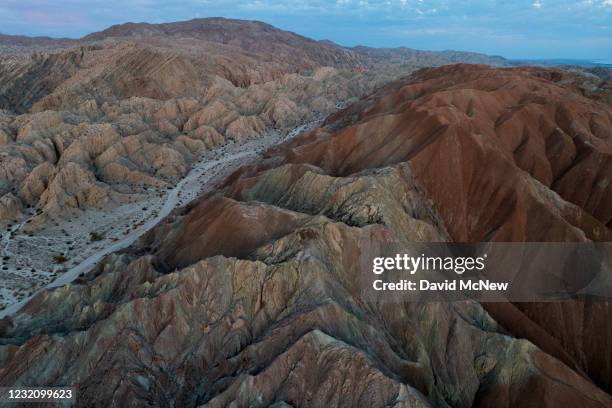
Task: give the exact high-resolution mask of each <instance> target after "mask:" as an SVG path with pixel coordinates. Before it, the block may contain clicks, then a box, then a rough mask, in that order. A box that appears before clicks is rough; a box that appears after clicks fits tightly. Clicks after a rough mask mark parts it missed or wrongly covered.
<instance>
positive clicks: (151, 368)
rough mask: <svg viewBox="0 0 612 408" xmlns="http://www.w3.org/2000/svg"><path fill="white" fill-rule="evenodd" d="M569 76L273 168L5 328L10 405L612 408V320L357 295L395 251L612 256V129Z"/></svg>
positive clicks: (531, 80) (408, 108)
mask: <svg viewBox="0 0 612 408" xmlns="http://www.w3.org/2000/svg"><path fill="white" fill-rule="evenodd" d="M557 75H561V78H563V75H565V74H564V73H560V72H558V71H554V70H552V71H551V70H540V69H537V70H536V69H513V70H493V69H490V68H487V67H483V66H461V65H459V66H453V67H447V68H441V69H435V70H425V71H420V72H418V73H417V74H415V75H413V76H412V77H409V78H406V79H403V80H401V81H398V82H395V83H393V84H391V85H389V86H387V87H385V88H383V89H381V90H379V91H377V92H375V93H374V94H372V95H371V96H369V97H368V98H365V99H363V100H361V101H359V102H357V103H356V104H353V105H352V106H349V107H348V108H347V109H345V110H343V111H341V112H339V113H338V114H336V115H333V116H331V117H330V118H328V120H327V122H326V124H325V126H324V127H323V128H320V129H315V130H312V131H310V132H307V133H304V134H302V135H300V136H298V137H297V138H295V139H294V140H292V141H291V142H288V143H286V144H284V145H281V146H278V147H275V148H272V149H270V150H269V151H268V152H267V153H266V154H265V156H264V158H263V159H262V160H261V161H259V162H257V163H255V164H253V165H250V166H245V167H243V168H242V169H240V170H239V171H237V172H236V173H234V174H233V175H232V176H231V177H229V178H228V179H227V180H225V181H224V183H222V184H221V185H219V186H218V188H216V189H214V190H211V191H208V192H207V193H206V194H205V195H204V196H202V197H200V198H199V199H198V200H197V201H195V202H192V203H191V204H190V205H189V206H187V207H183V208H181V209H179V210H176V211H174V212H173V213H172V214H171V215H170V216H169V217H167V218H166V219H165V220H164V221H163V222H162V223H161V224H160V225H158V226H157V227H156V228H155V229H153V230H152V231H151V232H150V233H149V234H147V235H146V236H145V237H144V238H143V239H142V240H141V241H140V242H139V243H138V244H137V245H135V246H134V247H132V248H131V249H130V250H128V251H125V252H124V253H121V254H113V255H111V256H109V257H107V258H106V259H105V260H104V261H103V262H102V263H100V264H99V265H98V266H97V267H96V268H95V270H93V271H92V272H90V273H88V274H86V275H85V276H82V277H80V278H79V279H77V280H76V281H75V282H74V283H72V284H69V285H66V286H63V287H61V288H57V289H53V290H48V291H44V292H42V293H40V294H38V295H37V296H35V297H34V298H33V299H32V300H31V301H30V302H29V303H28V304H27V305H26V306H25V307H24V308H23V309H22V310H21V311H20V312H19V313H17V314H16V315H14V316H12V317H10V318H7V319H5V320H3V321H2V324H1V326H0V339H1V340H0V341H1V342H2V344H3V345H2V346H0V367H1V368H0V384H2V385H10V384H22V383H27V384H31V385H38V384H40V385H43V384H44V385H47V386H48V385H49V384H54V385H75V386H78V388H79V403H80V404H82V405H94V404H96V403H97V402H99V401H104V402H105V404H107V405H110V406H119V405H121V404H122V403H124V402H125V401H130V404H131V405H132V406H146V405H149V404H151V403H157V404H161V405H170V404H174V405H177V406H179V405H180V406H201V405H210V406H228V405H235V406H280V407H282V406H368V407H370V406H441V407H448V406H453V407H455V406H456V407H468V406H501V407H511V406H521V405H537V406H550V407H556V406H568V405H569V406H588V407H607V406H610V405H611V404H612V398H611V397H610V395H609V394H608V393H607V391H609V379H610V378H611V376H612V373H611V372H610V370H609V367H610V360H609V357H610V354H609V350H610V338H611V337H610V336H609V335H608V333H607V332H606V331H605V330H601V328H602V327H603V328H605V327H607V322H608V321H609V318H610V316H609V314H608V308H607V306H605V304H602V303H597V304H592V303H584V302H582V303H580V302H574V303H565V304H558V303H549V304H546V305H540V304H535V303H534V304H519V305H513V304H510V303H499V304H492V305H491V304H485V305H482V304H479V303H477V302H474V301H463V302H455V303H444V302H430V303H416V302H401V301H399V302H389V300H388V299H387V296H388V294H386V293H384V292H377V293H376V294H374V295H367V294H366V293H365V292H364V290H363V287H362V286H361V283H360V279H359V271H360V270H361V268H362V267H363V265H362V264H361V262H362V256H363V254H368V253H375V252H376V251H377V250H380V248H382V247H384V246H388V245H391V244H392V243H398V242H400V243H401V242H414V241H427V242H431V241H450V240H454V241H477V240H482V241H485V240H516V241H520V240H525V241H537V240H544V239H547V240H586V239H595V240H598V239H599V240H606V239H608V238H609V237H610V234H611V232H610V229H609V228H608V226H606V224H607V223H609V220H608V219H607V215H606V214H607V211H608V208H607V206H606V200H604V199H602V198H600V197H607V196H606V195H605V194H606V191H607V190H605V188H604V189H601V186H602V185H604V184H605V183H604V180H605V177H604V176H603V175H604V174H606V171H607V170H606V169H607V166H608V161H609V160H608V159H609V150H608V149H609V146H610V140H609V137H608V136H606V134H603V133H601V131H600V130H598V129H602V128H604V129H610V118H611V111H610V107H609V106H607V105H605V104H603V103H601V102H598V101H596V100H594V99H590V98H588V97H585V96H584V95H583V94H582V93H580V91H579V90H578V89H576V88H574V87H573V86H572V85H571V81H556V80H555V78H558V76H557ZM544 96H545V97H546V98H544ZM595 123H599V125H594V124H595ZM517 128H518V129H519V132H518V133H517V132H516V129H517ZM196 129H198V128H196ZM512 129H514V130H512ZM566 136H567V137H566ZM583 161H586V162H587V163H589V166H583V165H581V163H583ZM559 169H562V170H559ZM570 175H571V177H570ZM579 179H582V180H584V179H588V180H590V181H591V182H589V183H585V184H588V185H587V186H583V185H580V184H578V183H577V181H576V180H579ZM578 192H581V193H582V194H584V195H581V194H578ZM598 197H599V198H598ZM607 201H609V200H607ZM597 328H599V329H597ZM34 357H36V358H34ZM23 361H28V362H29V363H28V364H23Z"/></svg>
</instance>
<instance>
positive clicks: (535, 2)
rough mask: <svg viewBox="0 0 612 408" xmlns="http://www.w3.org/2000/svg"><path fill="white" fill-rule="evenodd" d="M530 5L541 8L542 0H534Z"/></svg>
mask: <svg viewBox="0 0 612 408" xmlns="http://www.w3.org/2000/svg"><path fill="white" fill-rule="evenodd" d="M532 6H533V7H534V8H537V9H540V8H542V1H541V0H535V1H534V2H533V4H532Z"/></svg>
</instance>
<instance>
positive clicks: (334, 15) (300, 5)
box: [0, 0, 612, 63]
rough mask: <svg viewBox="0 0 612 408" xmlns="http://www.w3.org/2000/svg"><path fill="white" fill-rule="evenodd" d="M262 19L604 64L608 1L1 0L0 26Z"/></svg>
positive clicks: (57, 30)
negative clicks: (217, 18) (210, 18)
mask: <svg viewBox="0 0 612 408" xmlns="http://www.w3.org/2000/svg"><path fill="white" fill-rule="evenodd" d="M213 16H222V17H227V18H240V19H248V20H260V21H265V22H267V23H270V24H272V25H275V26H277V27H279V28H282V29H285V30H290V31H294V32H296V33H298V34H301V35H304V36H307V37H310V38H314V39H317V40H320V39H329V40H332V41H334V42H336V43H339V44H341V45H345V46H354V45H359V44H361V45H368V46H373V47H397V46H406V47H410V48H417V49H424V50H446V49H453V50H460V51H475V52H482V53H486V54H493V55H502V56H504V57H506V58H514V59H517V58H519V59H545V58H548V59H550V58H576V59H589V60H597V61H602V62H608V63H612V0H574V1H569V0H557V1H553V0H516V1H512V0H509V1H498V0H284V1H273V0H0V32H1V33H3V34H19V35H47V36H51V37H71V38H77V37H81V36H83V35H85V34H88V33H90V32H93V31H99V30H102V29H104V28H106V27H108V26H110V25H113V24H120V23H124V22H128V21H133V22H149V23H161V22H172V21H179V20H189V19H192V18H198V17H213Z"/></svg>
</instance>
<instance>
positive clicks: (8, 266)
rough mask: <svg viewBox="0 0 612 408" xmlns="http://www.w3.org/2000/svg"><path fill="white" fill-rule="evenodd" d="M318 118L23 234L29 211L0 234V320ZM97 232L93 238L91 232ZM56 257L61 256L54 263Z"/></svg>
mask: <svg viewBox="0 0 612 408" xmlns="http://www.w3.org/2000/svg"><path fill="white" fill-rule="evenodd" d="M319 122H320V119H316V120H313V121H311V122H309V123H306V124H303V125H300V126H298V127H296V128H295V129H293V130H291V131H289V132H284V133H281V132H277V131H270V132H269V133H268V134H266V136H264V137H263V138H260V139H256V140H250V141H248V142H246V143H243V144H240V145H237V144H228V145H225V146H223V147H220V148H219V149H216V150H215V151H212V152H208V153H207V154H205V155H204V156H203V157H202V159H201V160H200V161H199V162H197V163H196V164H194V166H193V167H192V169H191V170H190V172H189V173H188V174H187V176H186V177H185V178H183V179H182V180H181V181H180V182H179V183H177V184H176V186H173V187H170V188H169V189H165V190H163V189H157V190H155V189H151V190H150V191H149V192H148V193H146V194H144V195H143V199H141V200H139V201H138V202H134V203H129V204H124V205H121V206H118V207H115V208H111V209H108V210H88V211H84V212H82V213H81V214H80V215H77V216H74V217H71V218H70V219H67V220H60V219H57V220H56V221H54V222H51V223H47V224H46V225H45V226H44V227H43V228H40V229H34V231H33V232H27V231H28V230H29V228H25V226H27V224H28V221H29V220H30V219H31V218H33V217H34V216H35V214H34V212H30V213H29V214H28V215H27V216H26V217H25V218H24V219H23V220H21V222H20V223H18V224H15V225H12V226H10V227H9V228H7V229H6V230H5V231H3V232H2V235H1V237H0V255H1V257H0V318H1V317H3V316H5V315H7V314H10V313H12V312H14V311H16V310H17V309H18V308H19V307H20V306H21V305H22V304H24V303H25V301H27V300H28V299H29V298H31V296H32V295H33V294H34V293H36V292H37V291H39V290H43V289H45V288H48V287H55V286H60V285H63V284H66V283H69V282H71V281H72V280H74V279H75V278H76V277H77V276H79V275H80V274H81V273H84V272H87V271H89V270H90V269H91V268H93V267H94V266H95V265H96V264H97V263H98V262H99V261H100V260H101V259H102V258H103V257H104V256H105V255H107V254H109V253H112V252H114V251H117V250H120V249H123V248H126V247H128V246H130V245H131V244H132V243H133V242H135V241H136V240H137V239H138V238H139V237H141V236H142V235H143V234H144V233H146V232H147V231H149V230H150V229H151V228H153V227H154V226H155V225H157V224H158V223H159V222H160V221H161V220H162V219H163V218H164V217H165V216H167V215H168V214H169V213H170V212H171V211H172V210H173V209H174V208H176V207H178V206H183V205H185V204H187V203H189V202H190V201H192V200H193V199H194V198H196V197H197V196H198V195H200V194H201V193H202V191H204V190H205V189H207V188H208V187H210V186H211V185H212V184H214V183H215V182H217V181H219V180H220V179H221V178H223V177H226V176H227V175H229V174H230V173H231V172H233V171H234V170H236V169H237V168H238V167H240V166H241V165H244V164H245V163H247V162H249V161H251V160H254V159H256V158H257V157H258V155H259V154H260V153H261V152H263V151H264V150H265V149H267V148H268V147H270V146H272V145H275V144H278V143H280V142H282V141H284V140H287V139H289V138H292V137H294V136H295V135H297V134H299V133H300V132H301V131H303V130H305V129H307V128H310V127H313V126H315V125H316V124H317V123H319ZM92 232H95V233H97V234H99V235H100V236H102V237H103V238H102V239H101V240H98V241H95V240H92V237H91V233H92ZM56 256H64V257H65V258H66V260H65V261H64V262H61V263H58V261H59V260H58V259H55V260H54V257H56Z"/></svg>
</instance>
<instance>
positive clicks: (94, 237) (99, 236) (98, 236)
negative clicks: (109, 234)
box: [89, 231, 104, 242]
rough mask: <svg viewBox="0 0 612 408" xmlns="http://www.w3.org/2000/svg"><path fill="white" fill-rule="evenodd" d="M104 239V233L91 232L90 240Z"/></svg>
mask: <svg viewBox="0 0 612 408" xmlns="http://www.w3.org/2000/svg"><path fill="white" fill-rule="evenodd" d="M103 239H104V235H102V234H100V233H98V232H95V231H94V232H90V233H89V240H90V241H91V242H96V241H102V240H103Z"/></svg>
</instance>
